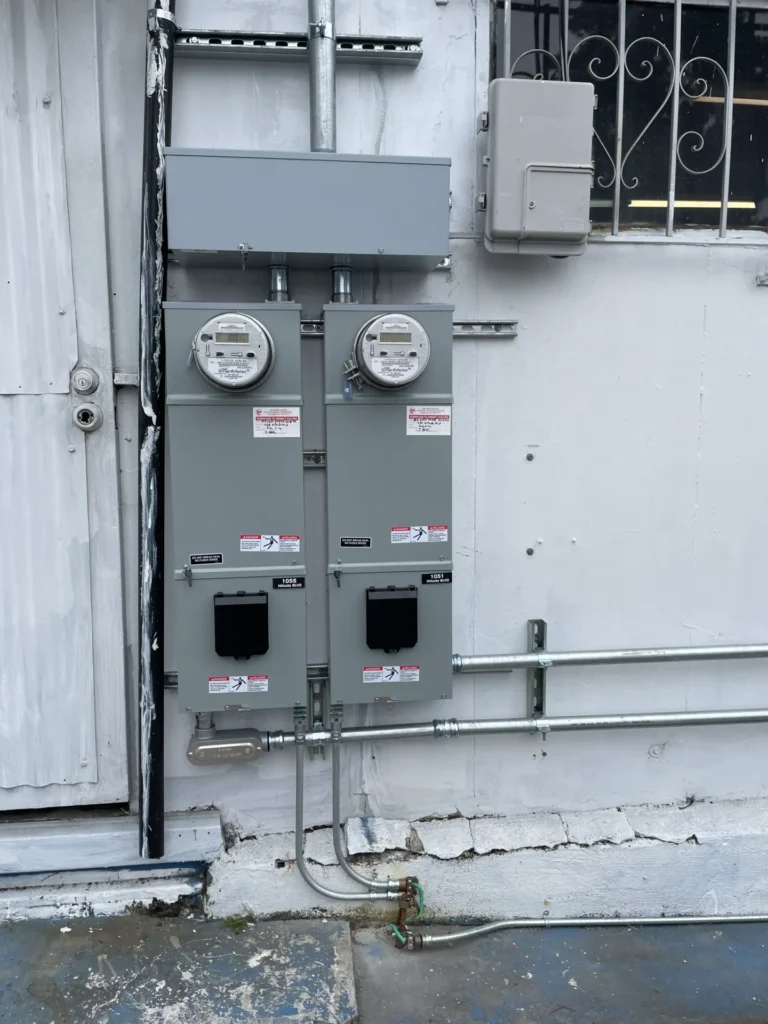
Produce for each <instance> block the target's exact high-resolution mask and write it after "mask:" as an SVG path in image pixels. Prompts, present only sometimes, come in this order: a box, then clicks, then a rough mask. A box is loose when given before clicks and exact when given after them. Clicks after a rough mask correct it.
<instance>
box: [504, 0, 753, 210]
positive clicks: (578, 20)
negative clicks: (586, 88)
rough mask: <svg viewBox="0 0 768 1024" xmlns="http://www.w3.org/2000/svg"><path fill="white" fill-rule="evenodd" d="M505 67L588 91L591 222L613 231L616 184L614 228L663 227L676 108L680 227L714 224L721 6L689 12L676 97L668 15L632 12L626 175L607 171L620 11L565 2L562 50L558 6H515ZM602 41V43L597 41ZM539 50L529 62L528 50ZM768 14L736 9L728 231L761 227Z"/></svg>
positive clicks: (720, 122)
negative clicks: (587, 84)
mask: <svg viewBox="0 0 768 1024" xmlns="http://www.w3.org/2000/svg"><path fill="white" fill-rule="evenodd" d="M511 27H512V54H511V67H512V68H513V69H514V71H513V74H514V77H527V78H533V77H541V78H545V79H557V78H561V77H563V74H562V70H561V69H562V66H563V64H565V65H566V66H567V67H568V70H569V73H570V78H571V79H572V80H574V81H591V82H592V83H593V84H594V86H595V92H596V95H597V109H596V111H595V122H594V124H595V141H594V146H593V157H594V161H595V183H594V188H593V191H592V222H593V224H594V225H595V226H596V227H598V226H600V225H606V224H609V223H610V221H611V217H612V211H613V180H614V177H615V174H616V173H622V174H623V177H622V188H621V213H620V223H621V226H623V227H629V226H649V227H652V226H660V225H663V224H664V223H665V221H666V203H667V199H668V189H669V165H670V134H671V126H672V110H673V103H675V102H677V104H678V129H677V140H676V151H677V154H678V156H677V158H676V187H675V200H676V202H675V226H676V227H686V226H688V227H713V226H716V225H717V224H718V223H719V219H720V201H721V190H722V181H723V170H724V161H723V159H722V151H723V145H724V129H725V119H724V115H725V105H724V97H725V94H726V85H725V71H726V65H727V53H728V13H727V10H726V9H725V8H724V7H712V6H709V7H696V6H689V5H687V4H686V5H684V7H683V18H682V33H681V56H680V69H682V78H681V87H680V90H679V91H677V90H676V89H675V81H676V73H675V69H674V68H673V56H672V55H673V8H672V5H671V4H663V3H658V2H657V3H635V2H630V3H628V5H627V32H626V48H627V60H626V70H625V79H624V118H623V132H622V137H623V158H622V168H619V169H617V170H615V169H614V166H613V160H614V155H615V147H616V129H617V116H616V113H617V111H616V85H617V78H618V75H617V73H616V72H617V64H618V61H617V55H616V49H615V47H616V45H617V41H618V6H617V4H616V3H615V0H571V2H570V19H569V26H568V35H567V46H566V40H565V38H564V37H561V34H560V33H561V28H562V22H561V17H560V5H559V4H558V2H557V0H550V2H545V0H515V2H514V3H513V5H512V21H511ZM599 37H603V38H599ZM501 40H502V28H501V12H500V11H499V18H498V19H497V23H496V44H495V47H494V53H495V57H496V66H495V73H497V74H502V73H503V70H502V69H501V67H500V64H499V61H500V60H501ZM531 50H533V51H546V52H534V53H527V54H526V51H531ZM767 148H768V12H765V11H754V10H744V9H740V10H739V12H738V15H737V29H736V68H735V90H734V116H733V144H732V156H731V175H730V204H729V210H728V226H729V227H765V226H768V176H767V172H766V161H765V154H766V149H767Z"/></svg>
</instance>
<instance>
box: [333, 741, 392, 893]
mask: <svg viewBox="0 0 768 1024" xmlns="http://www.w3.org/2000/svg"><path fill="white" fill-rule="evenodd" d="M331 766H332V773H331V775H332V780H331V793H332V801H333V849H334V852H335V854H336V857H337V859H338V861H339V864H340V865H341V867H342V870H343V871H345V872H346V873H347V874H348V875H349V877H350V878H353V879H354V880H355V881H356V882H359V883H360V885H364V886H366V887H367V888H368V889H371V890H373V891H378V892H398V891H399V888H400V885H399V883H398V881H397V880H396V879H394V878H385V879H383V880H382V879H378V878H368V877H367V876H366V875H361V874H359V873H358V872H357V871H355V869H354V868H353V867H352V865H351V864H350V863H349V861H348V860H347V856H346V854H345V852H344V846H343V845H342V842H341V792H340V791H341V747H340V746H339V737H334V739H333V741H332V743H331Z"/></svg>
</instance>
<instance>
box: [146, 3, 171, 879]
mask: <svg viewBox="0 0 768 1024" xmlns="http://www.w3.org/2000/svg"><path fill="white" fill-rule="evenodd" d="M175 8H176V0H155V4H154V8H152V9H150V12H149V22H148V28H147V32H148V40H147V69H146V93H145V100H144V163H143V180H142V197H141V284H140V298H141V318H140V331H139V439H140V442H141V446H140V449H139V853H140V855H141V856H142V857H146V858H148V859H156V858H158V857H162V856H163V852H164V845H165V835H164V832H165V829H164V822H165V793H164V738H163V721H164V716H163V699H164V692H163V689H164V688H163V656H164V646H165V645H164V623H163V483H164V472H165V465H164V463H165V459H164V447H165V432H164V426H165V417H164V406H165V365H164V364H165V338H164V328H163V301H164V299H165V287H166V284H165V269H166V264H167V258H168V244H167V238H166V230H165V146H166V145H167V144H168V142H169V141H170V137H171V95H172V87H173V49H174V41H175V31H176V29H175V26H176V19H175Z"/></svg>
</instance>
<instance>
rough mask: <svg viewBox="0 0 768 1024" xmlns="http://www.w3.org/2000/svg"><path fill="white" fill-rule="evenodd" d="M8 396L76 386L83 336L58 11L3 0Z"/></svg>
mask: <svg viewBox="0 0 768 1024" xmlns="http://www.w3.org/2000/svg"><path fill="white" fill-rule="evenodd" d="M0 40H1V41H0V97H1V99H0V140H1V142H0V289H2V290H1V291H0V295H2V299H0V308H2V310H3V314H4V318H5V323H6V324H10V331H7V330H6V335H5V337H4V339H3V344H2V345H0V394H12V395H18V394H46V393H49V392H65V391H67V390H68V389H69V373H70V370H71V369H72V367H73V366H74V364H75V362H76V360H77V331H76V322H75V303H74V289H73V283H72V263H71V256H70V243H69V222H68V213H67V189H66V177H65V173H64V137H63V131H62V119H61V89H60V78H59V52H58V32H57V25H56V4H54V3H52V2H51V0H0Z"/></svg>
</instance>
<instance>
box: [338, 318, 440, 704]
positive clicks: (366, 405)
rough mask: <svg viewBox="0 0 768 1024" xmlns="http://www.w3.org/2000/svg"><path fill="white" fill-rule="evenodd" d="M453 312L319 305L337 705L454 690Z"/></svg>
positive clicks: (416, 697) (421, 697)
mask: <svg viewBox="0 0 768 1024" xmlns="http://www.w3.org/2000/svg"><path fill="white" fill-rule="evenodd" d="M452 313H453V307H451V306H438V305H430V306H426V305H425V306H387V307H384V306H365V305H356V304H355V305H353V304H350V305H329V306H326V307H325V403H326V431H327V449H328V456H327V458H328V467H327V472H328V531H329V532H328V553H329V564H328V585H329V593H328V598H329V607H330V680H331V699H332V700H333V701H335V702H343V703H349V704H358V703H371V702H374V701H390V700H397V701H402V700H433V699H434V698H439V697H449V696H450V695H451V591H452V586H451V583H452V579H453V563H452V561H451V550H452V532H451V531H452V520H451V490H452V477H451V428H452V415H451V414H452V401H453V399H452V344H453V316H452Z"/></svg>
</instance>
